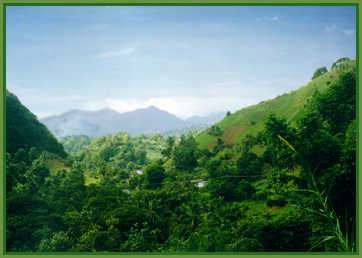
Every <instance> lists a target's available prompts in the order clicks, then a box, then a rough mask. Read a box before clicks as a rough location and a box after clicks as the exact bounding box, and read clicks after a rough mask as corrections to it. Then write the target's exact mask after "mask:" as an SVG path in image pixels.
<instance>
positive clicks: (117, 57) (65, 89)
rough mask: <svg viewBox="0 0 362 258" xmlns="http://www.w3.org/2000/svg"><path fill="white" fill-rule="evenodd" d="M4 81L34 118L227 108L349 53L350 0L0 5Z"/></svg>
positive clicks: (286, 86) (293, 82)
mask: <svg viewBox="0 0 362 258" xmlns="http://www.w3.org/2000/svg"><path fill="white" fill-rule="evenodd" d="M6 45H7V48H6V51H7V52H6V58H7V60H6V61H7V63H6V68H7V77H6V78H7V79H6V86H7V89H9V90H10V91H11V92H13V93H14V94H16V95H17V96H18V97H19V99H20V101H21V102H22V103H23V104H24V105H26V106H27V107H28V108H29V109H30V110H31V111H32V112H33V113H35V114H36V115H37V116H38V117H39V118H42V117H45V116H48V115H52V114H60V113H62V112H65V111H67V110H70V109H86V110H97V109H101V108H105V107H109V108H113V109H115V110H118V111H120V112H124V111H130V110H134V109H137V108H142V107H147V106H150V105H154V106H156V107H159V108H161V109H164V110H167V111H169V112H170V113H173V114H176V115H178V116H180V117H189V116H191V115H205V114H207V113H210V112H217V111H226V110H231V111H235V110H238V109H240V108H242V107H245V106H249V105H252V104H256V103H258V102H260V101H262V100H266V99H271V98H273V97H276V96H277V95H280V94H282V93H285V92H289V91H291V90H295V89H297V88H299V87H300V86H302V85H305V84H306V83H307V82H308V81H309V80H310V78H311V76H312V74H313V72H314V71H315V69H317V68H319V67H321V66H327V67H328V68H329V67H330V66H331V64H332V63H333V62H334V61H336V60H337V59H338V58H340V57H344V56H347V57H349V58H353V59H354V58H355V56H356V9H355V7H354V6H349V7H348V6H345V7H343V6H335V7H328V6H321V7H318V6H311V7H301V6H290V7H280V6H269V7H262V6H254V7H250V6H230V7H226V6H223V7H221V6H213V7H211V6H210V7H191V6H188V7H166V6H159V7H150V6H149V7H147V6H145V7H136V6H133V7H126V6H94V7H83V6H82V7H56V6H52V7H39V6H34V7H30V6H28V7H22V6H8V7H7V8H6Z"/></svg>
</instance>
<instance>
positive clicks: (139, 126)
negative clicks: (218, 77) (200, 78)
mask: <svg viewBox="0 0 362 258" xmlns="http://www.w3.org/2000/svg"><path fill="white" fill-rule="evenodd" d="M224 116H225V112H219V113H212V114H210V115H208V116H192V117H190V118H188V119H181V118H179V117H177V116H175V115H173V114H170V113H169V112H167V111H164V110H161V109H159V108H157V107H154V106H150V107H147V108H141V109H137V110H134V111H130V112H124V113H119V112H117V111H115V110H113V109H109V108H105V109H101V110H98V111H85V110H70V111H68V112H65V113H63V114H61V115H56V116H50V117H47V118H43V119H40V122H42V123H43V124H45V125H46V126H47V128H48V129H49V130H50V131H51V132H52V133H53V134H54V135H55V136H56V137H64V136H68V135H87V136H89V137H99V136H105V135H107V134H114V133H117V132H120V131H123V132H127V133H129V134H130V135H131V136H136V135H139V134H146V135H147V134H152V133H161V134H162V133H165V132H169V131H175V130H183V129H187V128H190V127H200V128H205V126H208V125H211V124H213V123H216V122H218V121H219V120H221V119H222V118H223V117H224Z"/></svg>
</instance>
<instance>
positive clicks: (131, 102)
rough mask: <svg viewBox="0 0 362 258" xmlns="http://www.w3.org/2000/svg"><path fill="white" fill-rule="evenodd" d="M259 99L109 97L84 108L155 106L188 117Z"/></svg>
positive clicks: (226, 97) (124, 108)
mask: <svg viewBox="0 0 362 258" xmlns="http://www.w3.org/2000/svg"><path fill="white" fill-rule="evenodd" d="M259 101H261V99H260V100H259V99H252V98H247V99H241V98H240V97H232V96H225V97H207V98H201V97H189V96H175V97H153V98H149V99H145V100H142V99H128V100H121V99H113V98H107V99H105V100H104V101H99V102H89V103H86V104H85V106H84V108H85V109H88V110H98V109H101V108H111V109H114V110H116V111H118V112H121V113H122V112H128V111H133V110H136V109H139V108H146V107H149V106H155V107H157V108H159V109H162V110H165V111H168V112H170V113H172V114H174V115H176V116H179V117H182V118H187V117H190V116H193V115H206V114H209V113H212V112H219V111H226V110H231V111H235V110H238V109H240V108H242V107H246V106H249V105H253V104H256V103H258V102H259Z"/></svg>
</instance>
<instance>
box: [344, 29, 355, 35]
mask: <svg viewBox="0 0 362 258" xmlns="http://www.w3.org/2000/svg"><path fill="white" fill-rule="evenodd" d="M343 32H344V34H346V35H352V34H353V33H354V30H344V31H343Z"/></svg>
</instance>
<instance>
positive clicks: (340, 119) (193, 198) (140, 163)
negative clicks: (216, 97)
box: [6, 60, 356, 252]
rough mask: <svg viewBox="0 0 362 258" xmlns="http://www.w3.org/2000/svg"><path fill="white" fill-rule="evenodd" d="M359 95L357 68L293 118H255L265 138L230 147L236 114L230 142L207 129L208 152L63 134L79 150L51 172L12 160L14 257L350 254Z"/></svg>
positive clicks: (162, 140)
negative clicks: (73, 253)
mask: <svg viewBox="0 0 362 258" xmlns="http://www.w3.org/2000/svg"><path fill="white" fill-rule="evenodd" d="M347 61H348V60H347ZM347 61H346V60H345V61H344V62H347ZM338 67H340V65H338ZM328 74H329V75H331V74H330V72H328V73H326V74H324V75H322V76H320V77H318V78H316V79H315V80H313V81H318V80H322V79H323V78H324V77H326V76H327V77H328ZM328 78H329V77H328ZM320 82H321V81H320ZM355 89H356V80H355V71H353V70H352V71H348V72H345V73H341V74H340V75H339V77H338V78H336V79H334V80H332V81H331V83H329V86H326V87H325V89H324V90H320V91H319V92H316V93H314V94H311V95H310V96H311V98H310V99H309V101H308V103H305V104H306V105H305V107H304V105H303V109H300V110H299V111H294V112H293V119H290V118H288V117H283V116H280V115H278V114H268V116H266V117H264V120H263V123H262V124H261V122H259V121H258V119H257V117H256V118H254V119H253V121H256V122H255V123H254V125H251V124H250V126H251V127H252V126H255V127H256V128H258V129H256V130H257V131H258V132H259V133H258V134H254V135H253V134H246V135H245V137H243V138H242V139H241V140H239V141H237V142H236V144H234V145H232V146H230V145H228V144H226V143H224V140H225V138H224V137H221V136H223V135H225V131H228V130H229V128H227V127H225V126H226V125H225V123H224V122H226V121H229V120H227V119H234V117H233V116H234V115H235V114H238V113H239V115H240V112H241V111H238V112H236V113H234V114H230V115H229V116H227V117H226V118H225V120H224V121H223V122H222V123H221V124H220V125H217V126H220V128H219V129H220V130H223V131H224V130H225V131H224V134H223V135H218V129H217V127H216V126H215V127H213V128H214V129H210V130H207V132H210V131H213V132H216V133H217V134H216V135H215V134H214V135H209V136H210V137H214V138H216V139H217V140H216V141H217V145H215V146H214V147H213V148H212V150H211V151H210V150H208V149H207V148H200V145H199V144H198V142H197V141H196V140H195V138H194V137H193V136H192V135H188V136H182V137H180V138H178V137H175V138H173V137H163V136H161V135H158V134H155V135H153V136H151V137H146V136H144V135H140V136H138V137H135V138H131V137H130V136H129V135H128V134H126V133H121V132H120V133H117V134H115V135H109V136H107V137H99V138H97V139H94V140H92V141H91V142H90V143H85V144H80V143H82V142H83V140H84V139H82V138H81V137H73V138H71V137H70V138H68V139H67V140H66V141H65V142H67V143H68V144H69V149H68V148H67V149H68V150H76V149H77V148H82V150H81V151H79V152H77V153H74V154H73V155H72V156H70V157H68V159H67V160H65V161H64V160H63V161H64V164H63V165H64V166H65V167H66V168H65V169H58V170H56V171H54V170H53V169H52V168H51V165H49V164H53V163H51V162H49V160H50V156H49V153H46V152H41V151H38V150H37V149H35V148H31V149H24V148H20V149H18V150H17V151H16V152H15V153H7V160H6V161H7V200H6V201H7V202H6V210H7V217H6V218H7V233H6V236H7V249H8V251H90V252H96V251H115V252H119V251H122V252H151V251H152V252H172V251H181V252H190V251H192V252H199V251H200V252H201V251H202V252H215V251H222V252H228V251H230V252H235V251H242V252H248V251H354V250H355V247H356V243H355V237H356V233H355V228H356V220H355V219H356V218H355V212H356V207H355V198H356V196H355V186H356V160H355V158H356V113H355V110H356V105H355V104H356V103H355ZM295 94H297V93H295ZM346 98H348V100H346ZM284 99H285V100H287V99H288V98H284ZM330 107H333V108H332V109H331V108H330ZM336 112H342V115H341V116H340V114H337V113H336ZM296 113H298V116H295V114H296ZM244 114H245V113H244ZM250 119H251V118H250ZM229 122H230V121H229ZM259 124H261V125H262V126H261V127H260V128H259V126H260V125H259ZM207 132H206V134H207ZM229 132H230V130H229ZM85 142H87V141H85ZM72 143H73V144H74V145H72ZM55 157H56V156H55ZM53 158H54V157H53Z"/></svg>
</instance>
